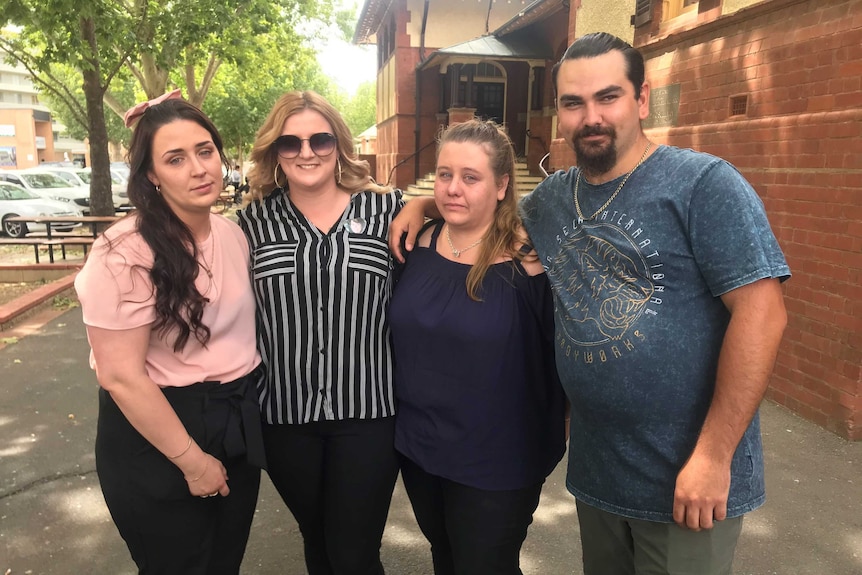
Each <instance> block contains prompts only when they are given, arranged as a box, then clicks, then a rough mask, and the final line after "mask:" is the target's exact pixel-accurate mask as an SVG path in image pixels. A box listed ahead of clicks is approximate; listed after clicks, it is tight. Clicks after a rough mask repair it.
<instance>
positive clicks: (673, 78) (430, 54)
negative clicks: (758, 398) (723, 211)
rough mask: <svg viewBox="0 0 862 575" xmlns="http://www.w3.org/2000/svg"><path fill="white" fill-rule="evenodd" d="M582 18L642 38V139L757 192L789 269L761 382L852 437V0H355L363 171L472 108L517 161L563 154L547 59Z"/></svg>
mask: <svg viewBox="0 0 862 575" xmlns="http://www.w3.org/2000/svg"><path fill="white" fill-rule="evenodd" d="M477 6H478V7H477ZM595 31H607V32H611V33H613V34H615V35H617V36H620V37H621V38H624V39H626V40H628V41H630V42H632V44H633V45H634V46H636V47H637V48H639V49H640V50H641V52H642V53H643V54H644V57H645V59H646V64H647V80H648V81H649V82H650V84H651V86H652V88H653V92H652V101H651V110H652V112H651V115H650V117H649V118H648V119H647V120H646V122H645V128H646V129H647V134H648V135H649V137H650V138H651V139H652V140H653V141H655V142H658V143H666V144H671V145H675V146H680V147H690V148H693V149H696V150H700V151H704V152H709V153H713V154H715V155H718V156H721V157H723V158H726V159H727V160H728V161H730V162H732V163H733V164H734V165H736V166H737V167H738V168H739V169H740V171H741V172H742V173H743V174H744V175H745V176H746V178H748V180H749V181H750V182H751V183H752V184H753V185H754V187H755V189H756V190H757V192H758V193H759V194H760V196H761V198H762V199H763V201H764V203H765V205H766V209H767V213H768V215H769V219H770V222H771V223H772V226H773V229H774V230H775V233H776V235H777V236H778V239H779V242H780V243H781V245H782V247H783V248H784V250H785V253H786V255H787V258H788V260H789V262H790V265H791V268H792V270H793V273H794V277H793V278H792V279H791V280H790V281H789V282H787V283H786V284H784V286H785V287H784V289H785V295H786V302H787V307H788V312H789V316H790V318H789V325H788V328H787V331H786V335H785V339H784V342H783V343H782V346H781V350H780V353H779V358H778V362H777V365H776V368H775V371H774V374H773V377H772V379H771V382H770V390H769V392H768V396H769V397H770V398H771V399H773V400H774V401H776V402H778V403H780V404H782V405H785V406H787V407H789V408H790V409H792V410H794V411H795V412H797V413H799V414H800V415H802V416H804V417H806V418H808V419H810V420H812V421H815V422H817V423H819V424H820V425H823V426H824V427H826V428H827V429H830V430H832V431H834V432H835V433H838V434H840V435H842V436H844V437H848V438H852V439H862V0H828V1H823V0H821V1H818V0H700V1H698V0H631V1H630V2H628V3H621V2H614V3H608V2H604V1H601V0H568V1H563V0H535V1H533V2H526V1H520V0H511V1H510V2H507V3H504V2H500V1H499V0H497V1H489V2H480V3H478V4H477V3H476V2H470V3H468V2H464V0H435V1H434V2H428V1H427V0H425V1H422V0H391V1H385V2H384V1H383V0H366V1H365V3H364V5H363V8H362V12H361V15H360V21H359V24H358V25H357V29H356V34H355V36H354V41H356V42H368V43H374V44H377V46H378V64H379V65H378V83H377V84H378V85H377V90H378V119H377V121H378V124H377V127H378V141H377V146H378V156H377V160H378V163H377V165H378V170H377V178H378V180H380V181H387V180H388V175H389V174H390V173H392V174H393V175H394V176H393V178H392V182H393V183H395V184H397V185H399V186H406V185H407V184H408V183H410V182H411V181H412V180H414V179H416V178H417V176H418V175H419V174H423V173H426V172H429V171H431V170H432V168H433V158H434V156H433V154H434V147H433V141H434V136H435V135H436V132H437V130H438V129H439V127H440V126H442V125H446V124H448V123H450V122H452V121H459V119H461V118H465V117H471V116H473V115H479V116H485V117H494V118H496V119H498V120H499V121H502V122H503V123H504V124H505V125H506V126H507V129H508V130H509V134H510V135H511V136H512V138H513V141H514V142H515V146H516V148H517V151H518V154H519V155H520V156H521V157H522V158H524V159H526V161H527V164H528V166H529V169H530V171H531V172H533V173H538V166H539V161H540V160H541V159H542V157H543V156H544V154H545V153H547V152H550V156H549V158H548V159H547V160H546V164H545V165H546V166H547V167H549V168H551V169H553V168H563V167H567V166H569V165H572V164H573V163H575V162H574V157H573V155H572V153H571V151H570V150H569V148H568V147H567V146H566V144H565V142H563V141H561V140H559V139H557V138H556V118H555V115H554V102H553V89H552V86H551V83H550V70H551V67H552V66H553V64H554V63H555V62H556V61H557V60H558V59H559V57H560V56H561V55H562V53H563V51H564V50H565V48H566V46H568V44H570V43H571V41H572V40H574V39H575V38H577V37H579V36H582V35H583V34H586V33H589V32H595ZM495 84H498V85H497V86H495ZM477 85H478V86H477ZM486 86H487V87H486ZM497 100H501V102H497Z"/></svg>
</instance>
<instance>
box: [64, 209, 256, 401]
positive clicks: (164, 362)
mask: <svg viewBox="0 0 862 575" xmlns="http://www.w3.org/2000/svg"><path fill="white" fill-rule="evenodd" d="M135 221H136V216H134V215H130V216H127V217H125V218H123V219H122V220H120V221H119V222H117V223H116V224H115V225H113V226H112V227H111V228H109V229H108V230H107V231H106V232H105V233H104V234H103V235H102V237H100V238H99V239H98V240H96V242H95V244H93V250H92V251H91V252H90V255H89V257H88V258H87V263H86V264H85V265H84V268H83V269H82V270H81V272H80V273H79V274H78V277H77V278H75V289H76V290H77V292H78V298H79V300H80V301H81V308H82V310H83V317H84V323H85V324H86V325H88V326H92V327H98V328H102V329H108V330H118V331H119V330H127V329H134V328H137V327H141V326H144V325H148V324H152V323H154V322H155V319H156V315H155V307H154V306H155V297H154V294H153V285H152V282H151V281H150V277H149V268H150V267H152V262H153V253H152V251H151V250H150V248H149V246H148V245H147V244H146V242H144V240H143V238H142V237H141V236H140V235H139V234H138V232H137V230H136V228H135ZM210 221H211V224H212V226H211V227H212V232H211V234H210V236H209V237H207V238H206V239H205V240H204V241H203V242H202V243H200V244H199V245H198V249H199V251H200V253H201V256H200V257H201V259H202V260H203V262H202V264H203V265H202V266H201V269H200V272H199V273H198V277H197V279H196V280H195V285H196V286H197V288H198V290H199V291H200V292H201V293H202V294H203V295H204V297H206V298H208V299H209V303H207V304H206V305H205V307H204V313H203V318H202V321H203V323H204V325H206V326H208V327H209V329H210V334H211V336H210V340H209V343H208V344H207V346H206V347H204V346H202V345H201V344H200V342H198V340H197V339H195V337H194V335H191V336H190V337H189V339H188V342H187V343H186V346H185V348H184V349H183V350H182V351H179V352H174V351H173V345H172V344H173V340H174V334H173V333H169V334H168V338H167V341H166V340H165V339H164V338H163V337H160V336H159V334H158V333H156V332H155V331H153V332H151V333H150V345H149V348H148V350H147V356H146V370H147V374H148V375H149V376H150V378H151V379H152V380H153V381H154V382H155V383H156V384H158V385H159V386H161V387H172V386H173V387H182V386H186V385H191V384H193V383H197V382H200V381H220V382H223V383H227V382H229V381H232V380H234V379H238V378H240V377H242V376H244V375H246V374H247V373H249V372H250V371H251V370H252V369H254V367H255V366H256V365H257V364H258V363H260V355H259V354H258V352H257V348H256V341H255V303H254V296H253V294H252V291H251V282H250V279H249V251H248V243H247V241H246V239H245V236H244V235H243V234H242V232H241V231H240V229H239V227H237V226H236V224H234V223H233V222H231V221H230V220H228V219H226V218H224V217H222V216H217V215H213V216H211V217H210ZM106 239H108V240H110V243H111V244H112V245H110V246H109V243H108V241H106ZM136 266H140V267H136ZM206 268H209V269H210V271H211V272H212V278H210V277H209V276H208V274H207V272H206ZM90 366H91V367H92V368H93V369H96V361H95V358H94V356H93V353H92V351H91V352H90Z"/></svg>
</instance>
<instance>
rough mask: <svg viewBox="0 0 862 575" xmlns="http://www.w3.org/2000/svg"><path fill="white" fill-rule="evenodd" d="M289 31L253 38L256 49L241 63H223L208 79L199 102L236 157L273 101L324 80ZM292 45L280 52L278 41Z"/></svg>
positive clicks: (247, 147)
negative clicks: (214, 76)
mask: <svg viewBox="0 0 862 575" xmlns="http://www.w3.org/2000/svg"><path fill="white" fill-rule="evenodd" d="M291 34H293V32H292V31H279V32H273V33H270V34H268V35H266V36H262V37H259V38H258V39H256V49H254V50H251V51H250V52H249V53H247V54H246V55H245V57H244V58H243V59H242V66H238V65H237V64H235V63H226V64H225V65H223V66H222V68H221V72H220V74H219V77H218V78H217V79H216V81H214V82H213V85H212V87H211V88H210V91H209V94H208V96H207V99H206V101H205V102H204V105H203V110H204V111H205V112H206V113H207V114H208V115H209V116H210V118H212V120H213V122H214V123H215V125H216V126H217V127H218V129H219V132H220V133H221V135H222V137H223V138H224V140H225V146H226V147H227V148H228V150H229V152H228V153H229V155H231V156H232V159H233V160H234V161H235V162H237V163H240V164H241V163H242V162H243V159H244V156H245V155H246V154H247V153H248V152H249V151H250V149H251V146H252V144H253V143H254V137H255V133H256V132H257V129H258V128H259V127H260V125H261V124H262V123H263V121H264V119H265V118H266V116H267V114H269V111H270V109H271V108H272V106H273V104H274V103H275V101H276V100H277V99H278V98H279V97H280V96H281V95H282V94H284V93H285V92H288V91H290V90H297V89H313V90H320V89H321V88H322V87H323V86H325V85H326V83H327V80H326V78H324V77H323V74H322V72H321V71H320V66H319V65H318V63H317V60H316V59H315V56H314V52H313V51H312V50H311V48H310V47H308V46H306V45H303V44H302V42H301V38H298V37H291ZM290 44H293V45H295V46H296V48H295V49H294V50H292V52H291V56H290V58H285V54H284V50H283V46H285V45H290Z"/></svg>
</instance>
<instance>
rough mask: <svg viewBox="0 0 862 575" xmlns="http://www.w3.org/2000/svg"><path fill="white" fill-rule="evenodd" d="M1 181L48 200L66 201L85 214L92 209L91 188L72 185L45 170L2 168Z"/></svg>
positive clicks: (0, 171)
mask: <svg viewBox="0 0 862 575" xmlns="http://www.w3.org/2000/svg"><path fill="white" fill-rule="evenodd" d="M0 181H4V182H11V183H13V184H17V185H18V186H21V187H22V188H24V189H25V190H27V191H28V192H30V193H33V194H36V195H37V196H40V197H42V198H45V199H48V200H59V201H61V202H62V201H65V202H69V203H71V204H73V205H74V206H76V209H78V210H81V211H83V212H84V213H85V214H86V213H87V212H89V211H90V189H89V188H82V187H80V186H70V185H69V183H68V182H67V181H66V180H64V179H63V178H61V177H59V176H57V175H56V174H52V173H51V172H48V171H45V170H38V169H32V170H0Z"/></svg>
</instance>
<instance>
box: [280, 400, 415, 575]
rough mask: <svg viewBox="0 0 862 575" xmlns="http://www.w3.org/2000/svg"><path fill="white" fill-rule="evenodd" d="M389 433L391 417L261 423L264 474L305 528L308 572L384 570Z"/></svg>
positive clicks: (367, 574) (392, 463)
mask: <svg viewBox="0 0 862 575" xmlns="http://www.w3.org/2000/svg"><path fill="white" fill-rule="evenodd" d="M394 434H395V418H394V417H386V418H383V419H372V420H356V419H354V420H344V421H317V422H312V423H307V424H303V425H267V424H264V427H263V439H264V445H265V446H266V457H267V469H268V472H269V476H270V478H271V479H272V482H273V484H274V485H275V488H276V489H277V490H278V493H279V495H281V498H282V499H283V500H284V503H285V504H286V505H287V507H288V509H290V511H291V513H293V516H294V517H295V518H296V522H297V523H298V524H299V529H300V531H302V538H303V544H304V546H305V564H306V567H307V568H308V573H309V575H382V574H383V572H384V571H383V565H382V564H381V562H380V541H381V539H382V537H383V529H384V527H386V517H387V515H388V514H389V503H390V502H391V500H392V490H393V489H394V488H395V479H396V478H397V476H398V460H397V457H396V455H395V448H394Z"/></svg>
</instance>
